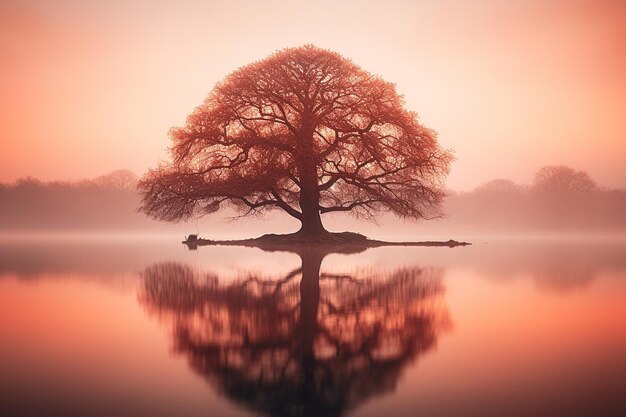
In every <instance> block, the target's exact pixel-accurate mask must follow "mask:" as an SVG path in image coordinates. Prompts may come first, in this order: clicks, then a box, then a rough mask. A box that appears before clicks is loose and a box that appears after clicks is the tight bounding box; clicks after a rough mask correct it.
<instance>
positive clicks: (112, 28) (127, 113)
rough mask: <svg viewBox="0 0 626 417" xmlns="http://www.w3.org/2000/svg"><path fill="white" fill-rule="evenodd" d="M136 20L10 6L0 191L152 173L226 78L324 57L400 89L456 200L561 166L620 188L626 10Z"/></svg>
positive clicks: (164, 15)
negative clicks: (451, 157)
mask: <svg viewBox="0 0 626 417" xmlns="http://www.w3.org/2000/svg"><path fill="white" fill-rule="evenodd" d="M52 3H54V4H52ZM130 3H131V2H127V1H117V0H115V1H108V2H89V1H78V0H76V1H72V0H61V1H55V2H48V1H43V0H41V1H19V2H17V1H16V2H12V1H11V0H9V1H8V2H7V1H4V2H3V3H2V4H1V5H0V54H1V56H2V60H1V63H0V132H1V134H0V181H13V180H15V179H17V178H19V177H23V176H29V175H30V176H34V177H38V178H41V179H46V180H50V179H78V178H85V177H93V176H97V175H99V174H102V173H105V172H108V171H111V170H113V169H118V168H128V169H131V170H133V171H134V172H136V173H137V174H142V173H143V172H144V171H145V170H146V169H147V168H149V167H151V166H154V165H155V164H156V163H157V162H158V161H159V160H162V159H165V158H166V157H167V152H166V149H167V147H168V146H169V139H168V136H167V131H168V129H169V128H170V127H172V126H175V125H180V124H182V123H183V122H184V120H185V117H186V115H187V114H188V113H189V112H191V111H192V110H193V108H194V107H195V106H196V105H198V104H200V103H201V102H202V100H203V99H204V97H205V96H206V95H207V94H208V92H209V91H210V90H211V88H212V87H213V85H214V84H215V83H216V82H218V81H219V80H220V79H222V78H223V77H224V76H225V75H227V74H228V73H229V72H231V71H232V70H234V69H236V68H237V67H239V66H241V65H244V64H246V63H249V62H251V61H254V60H257V59H261V58H264V57H265V56H267V55H269V54H270V53H272V52H273V51H274V50H276V49H282V48H284V47H289V46H299V45H302V44H305V43H313V44H315V45H317V46H320V47H324V48H328V49H332V50H335V51H338V52H340V53H341V54H343V55H344V56H346V57H349V58H351V59H353V60H354V62H356V63H357V64H359V65H361V66H362V67H363V68H364V69H366V70H368V71H370V72H373V73H376V74H379V75H381V76H382V77H383V78H385V79H387V80H389V81H392V82H395V83H397V86H398V90H399V91H400V92H402V93H404V95H405V97H406V101H407V107H408V108H410V109H411V110H415V111H417V112H418V113H419V115H420V119H421V121H422V123H423V124H425V125H427V126H428V127H431V128H433V129H435V130H437V131H438V132H439V140H440V142H441V144H442V145H443V146H445V147H448V148H452V149H454V151H455V155H456V158H457V160H456V162H455V163H454V165H453V167H452V173H451V175H450V176H449V179H448V185H449V186H450V187H451V188H455V189H471V188H473V187H475V186H476V185H478V184H480V183H482V182H484V181H487V180H489V179H492V178H496V177H506V178H511V179H513V180H516V181H518V182H529V181H530V179H531V176H532V173H533V171H535V170H536V169H537V168H539V167H540V166H542V165H546V164H555V163H559V164H567V165H571V166H573V167H576V168H578V169H584V170H587V171H588V172H589V173H590V174H591V175H592V176H593V177H594V178H595V179H596V180H597V181H598V182H599V183H600V184H603V185H607V186H613V187H626V41H624V40H625V39H626V2H623V1H557V2H545V1H519V2H517V1H512V2H501V1H495V0H491V1H489V0H484V1H473V2H457V1H438V2H434V1H433V2H418V1H390V0H388V1H384V2H380V1H337V0H332V1H325V0H324V1H315V2H310V1H309V2H297V1H263V2H261V1H220V2H217V1H216V2H205V1H197V2H191V1H187V2H186V1H182V2H171V3H166V2H159V1H157V2H155V1H139V2H132V4H130ZM459 3H462V5H460V4H459Z"/></svg>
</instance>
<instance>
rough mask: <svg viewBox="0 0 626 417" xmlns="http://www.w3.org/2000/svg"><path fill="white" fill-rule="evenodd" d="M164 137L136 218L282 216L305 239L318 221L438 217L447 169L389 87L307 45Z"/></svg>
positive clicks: (213, 98)
mask: <svg viewBox="0 0 626 417" xmlns="http://www.w3.org/2000/svg"><path fill="white" fill-rule="evenodd" d="M170 133H171V137H172V140H173V145H172V148H171V157H172V160H171V162H169V163H167V164H162V165H161V166H159V167H158V168H156V169H153V170H150V171H149V172H148V173H147V174H146V175H145V176H144V178H143V179H142V180H141V181H140V183H139V188H140V191H141V193H142V198H143V206H142V209H143V210H144V211H145V212H146V213H147V214H149V215H151V216H153V217H155V218H157V219H161V220H166V221H180V220H184V219H187V218H190V217H194V216H201V215H204V214H207V213H212V212H215V211H217V210H219V209H220V207H221V206H222V205H224V204H228V205H230V206H232V207H234V208H236V209H237V210H239V212H240V215H241V216H245V215H250V214H259V213H262V212H264V211H267V210H271V209H281V210H283V211H284V212H285V213H287V214H289V215H291V216H293V217H295V218H296V219H298V220H299V221H300V222H301V224H302V226H301V229H300V231H299V233H300V234H301V235H302V236H304V237H312V236H319V235H323V234H325V233H326V231H325V229H324V227H323V225H322V221H321V218H320V214H323V213H331V212H350V213H351V214H354V215H355V216H357V217H362V218H368V219H372V218H373V217H374V216H375V213H376V212H378V211H381V210H388V211H391V212H393V213H394V214H396V215H398V216H400V217H403V218H415V219H419V218H428V217H431V216H436V215H438V214H439V206H440V203H441V200H442V198H443V196H444V191H443V180H444V179H445V176H446V175H447V173H448V168H449V164H450V162H451V160H452V155H451V153H450V152H449V151H447V150H444V149H442V148H440V147H439V145H438V143H437V140H436V134H435V132H434V131H432V130H430V129H428V128H426V127H424V126H422V125H421V124H419V123H418V121H417V115H416V114H415V113H413V112H410V111H407V110H406V109H404V102H403V99H402V97H401V96H400V95H398V93H397V92H396V90H395V86H394V85H393V84H391V83H388V82H385V81H383V80H382V79H380V78H379V77H376V76H373V75H371V74H369V73H367V72H365V71H364V70H362V69H361V68H359V67H358V66H356V65H355V64H353V63H352V62H351V61H349V60H347V59H345V58H343V57H342V56H341V55H339V54H337V53H334V52H330V51H326V50H323V49H319V48H316V47H314V46H310V45H307V46H303V47H300V48H292V49H285V50H283V51H280V52H277V53H275V54H274V55H272V56H270V57H269V58H267V59H264V60H262V61H259V62H256V63H253V64H250V65H248V66H245V67H243V68H240V69H238V70H237V71H235V72H233V73H232V74H230V75H229V76H228V77H226V79H225V80H223V81H222V82H221V83H219V84H218V85H217V86H216V87H215V88H214V89H213V91H212V92H211V93H210V95H209V96H208V98H207V99H206V100H205V102H204V103H203V104H202V105H200V106H199V107H197V108H196V109H195V111H194V112H193V113H191V114H190V115H189V117H188V118H187V123H186V125H185V126H184V127H182V128H174V129H172V130H171V132H170Z"/></svg>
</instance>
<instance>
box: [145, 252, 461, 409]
mask: <svg viewBox="0 0 626 417" xmlns="http://www.w3.org/2000/svg"><path fill="white" fill-rule="evenodd" d="M323 257H324V254H322V253H314V252H310V253H306V254H301V259H302V265H301V267H300V268H298V269H296V270H293V271H291V272H290V273H289V274H287V275H285V276H283V277H280V278H276V279H265V278H261V277H258V276H254V275H249V276H247V277H246V278H245V279H241V280H237V281H236V282H234V283H229V284H224V283H221V282H220V279H219V277H217V276H216V275H213V274H210V273H201V272H199V271H197V270H194V269H192V268H190V267H188V266H186V265H185V264H181V263H160V264H154V265H152V266H150V267H148V268H147V269H145V270H144V272H143V274H142V275H143V281H142V287H141V289H140V293H139V300H140V302H141V304H142V305H143V306H144V307H145V308H146V309H147V310H148V311H149V312H151V313H155V314H157V315H158V316H159V317H161V318H163V319H164V320H166V321H168V322H171V325H172V337H173V344H174V350H175V351H176V352H178V353H181V354H183V355H185V356H186V357H187V358H188V360H189V363H190V365H191V367H192V368H193V369H194V370H195V371H196V372H198V373H199V374H200V375H202V376H203V377H204V378H206V380H207V381H209V383H210V384H211V385H213V386H214V387H215V388H216V389H217V390H218V391H219V392H220V393H222V394H224V395H226V396H227V397H228V398H230V399H232V400H234V401H236V402H238V403H240V404H243V405H246V406H247V407H250V408H251V409H254V410H257V411H262V412H265V413H268V414H270V415H275V416H308V415H325V416H338V415H341V414H343V412H344V411H346V410H349V409H351V408H353V407H355V406H357V405H358V404H360V403H362V402H363V401H365V400H366V399H368V398H371V397H372V396H374V395H378V394H382V393H385V392H389V391H391V390H393V389H394V388H395V386H396V384H397V382H398V379H399V377H400V374H401V371H402V369H403V368H404V367H405V366H406V365H408V364H409V363H411V362H412V361H414V360H415V359H416V358H418V357H419V356H420V355H421V354H423V353H425V352H426V351H428V350H429V349H432V348H433V347H434V346H435V343H436V341H437V337H438V335H439V333H440V331H441V330H443V329H445V328H447V327H448V326H449V320H448V318H447V310H446V309H445V307H443V306H442V304H443V303H442V302H441V298H442V296H443V291H444V290H443V286H442V284H441V276H440V275H441V271H440V270H431V269H420V268H404V269H398V270H396V271H393V272H391V273H386V274H376V273H363V272H355V273H353V274H347V275H339V274H325V273H321V274H320V266H321V262H322V259H323Z"/></svg>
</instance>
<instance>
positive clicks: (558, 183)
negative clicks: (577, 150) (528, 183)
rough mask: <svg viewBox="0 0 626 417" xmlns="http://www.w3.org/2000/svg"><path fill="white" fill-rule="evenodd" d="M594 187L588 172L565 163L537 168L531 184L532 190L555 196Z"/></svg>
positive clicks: (585, 191)
mask: <svg viewBox="0 0 626 417" xmlns="http://www.w3.org/2000/svg"><path fill="white" fill-rule="evenodd" d="M595 188H596V183H595V182H594V180H593V179H592V178H591V177H590V176H589V174H588V173H586V172H585V171H577V170H575V169H573V168H570V167H568V166H565V165H550V166H545V167H543V168H541V169H539V170H538V171H537V172H536V173H535V178H534V179H533V184H532V190H533V191H535V192H539V193H545V194H552V195H556V196H558V195H563V194H570V195H575V194H583V193H588V192H590V191H593V190H594V189H595Z"/></svg>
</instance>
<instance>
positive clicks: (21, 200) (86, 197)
mask: <svg viewBox="0 0 626 417" xmlns="http://www.w3.org/2000/svg"><path fill="white" fill-rule="evenodd" d="M136 184H137V177H136V176H135V175H134V174H133V173H132V172H130V171H124V170H120V171H114V172H112V173H110V174H107V175H103V176H101V177H98V178H94V179H92V180H83V181H78V182H61V181H53V182H41V181H39V180H36V179H33V178H24V179H19V180H17V181H16V182H15V183H12V184H0V229H3V230H10V231H20V230H42V231H45V230H69V231H71V230H93V229H96V230H98V229H115V230H124V229H128V228H131V229H144V228H154V227H155V226H158V225H156V224H155V222H152V221H150V220H149V219H147V218H146V216H145V215H143V214H142V213H138V212H137V207H138V206H139V196H138V194H137V190H136Z"/></svg>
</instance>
